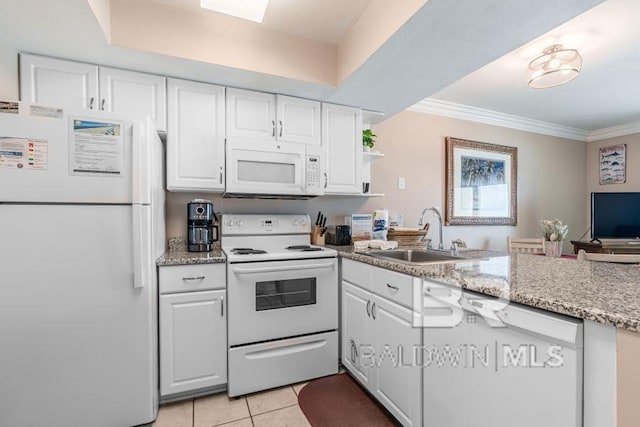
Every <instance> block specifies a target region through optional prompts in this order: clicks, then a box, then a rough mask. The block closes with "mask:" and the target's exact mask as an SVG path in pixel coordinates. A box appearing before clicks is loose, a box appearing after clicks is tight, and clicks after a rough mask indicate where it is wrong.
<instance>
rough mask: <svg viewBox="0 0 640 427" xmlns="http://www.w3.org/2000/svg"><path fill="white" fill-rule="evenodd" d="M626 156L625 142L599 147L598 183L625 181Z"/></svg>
mask: <svg viewBox="0 0 640 427" xmlns="http://www.w3.org/2000/svg"><path fill="white" fill-rule="evenodd" d="M626 157H627V144H620V145H612V146H611V147H602V148H600V185H606V184H622V183H624V182H626V181H627V172H626V165H625V163H626Z"/></svg>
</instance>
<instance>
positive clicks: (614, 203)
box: [591, 193, 640, 239]
mask: <svg viewBox="0 0 640 427" xmlns="http://www.w3.org/2000/svg"><path fill="white" fill-rule="evenodd" d="M591 238H592V239H595V238H597V239H637V238H640V193H591Z"/></svg>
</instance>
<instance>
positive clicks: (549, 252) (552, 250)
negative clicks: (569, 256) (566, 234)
mask: <svg viewBox="0 0 640 427" xmlns="http://www.w3.org/2000/svg"><path fill="white" fill-rule="evenodd" d="M544 254H545V255H546V256H551V257H555V258H560V256H562V240H558V241H555V242H551V241H548V240H547V241H545V242H544Z"/></svg>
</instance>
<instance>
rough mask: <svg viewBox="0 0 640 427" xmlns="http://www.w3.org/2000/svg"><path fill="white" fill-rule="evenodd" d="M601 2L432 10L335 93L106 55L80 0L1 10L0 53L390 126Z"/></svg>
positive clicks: (35, 0)
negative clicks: (329, 110) (260, 96)
mask: <svg viewBox="0 0 640 427" xmlns="http://www.w3.org/2000/svg"><path fill="white" fill-rule="evenodd" d="M292 1H293V0H292ZM296 1H302V0H296ZM323 1H324V0H323ZM317 2H318V3H321V1H320V0H318V1H317ZM601 2H602V0H580V1H576V0H537V1H536V3H535V5H534V4H533V3H532V2H519V1H513V0H482V1H477V0H429V1H427V2H426V3H425V5H424V6H423V7H422V8H421V9H420V10H418V11H417V12H416V14H415V15H414V16H412V17H411V18H410V19H409V20H408V21H407V23H406V24H405V25H404V26H402V27H401V28H400V29H399V30H398V31H397V32H396V33H395V34H393V35H392V36H391V37H390V38H389V39H388V40H387V41H386V42H385V43H384V44H383V45H382V46H381V47H380V48H379V49H378V50H377V51H376V52H374V53H373V54H372V55H371V56H370V57H369V58H368V59H367V60H366V61H365V62H364V63H363V64H362V65H361V66H360V67H359V68H358V69H357V70H356V71H355V72H354V73H353V74H352V75H351V76H349V78H347V80H345V82H344V83H342V84H341V85H340V86H338V87H332V86H327V85H321V84H317V83H310V82H305V81H301V80H294V79H288V78H284V77H280V76H274V75H269V74H265V73H260V72H255V71H249V70H244V69H240V68H231V67H228V66H223V65H219V64H211V63H204V62H200V61H194V60H189V59H184V58H176V57H171V56H167V55H161V54H156V53H151V52H144V51H140V50H134V49H126V48H119V47H116V46H110V45H109V44H108V43H107V41H106V40H105V38H104V35H103V33H102V30H101V28H100V26H99V25H98V23H97V22H96V19H95V16H94V14H93V12H92V11H91V9H90V7H89V5H88V3H87V1H86V0H64V2H62V1H60V2H52V1H50V0H13V1H0V28H2V31H1V32H0V45H4V47H6V48H9V49H15V50H17V51H25V52H32V53H36V54H45V55H50V56H57V57H61V58H67V59H72V60H77V61H84V62H91V63H96V64H103V65H108V66H112V67H121V68H125V69H131V70H139V71H142V72H150V73H154V74H161V75H168V76H174V77H178V78H185V79H190V80H196V81H203V82H210V83H216V84H221V85H225V86H235V87H243V88H247V89H254V90H261V91H265V92H271V93H281V94H285V95H291V96H299V97H303V98H310V99H317V100H321V101H327V102H333V103H337V104H343V105H354V106H359V107H362V108H365V109H369V110H374V111H381V112H384V113H385V114H386V115H387V117H389V116H391V115H393V114H395V113H397V112H399V111H402V110H404V109H406V108H407V107H409V106H411V105H413V104H415V103H416V102H418V101H420V100H421V99H423V98H425V97H427V96H429V95H430V94H433V93H435V92H437V91H438V90H440V89H442V88H444V87H446V86H448V85H450V84H452V83H453V82H455V81H456V80H458V79H460V78H462V77H463V76H466V75H467V74H469V73H471V72H473V71H474V70H477V69H479V68H481V67H483V66H484V65H486V64H488V63H490V62H491V61H494V60H496V59H497V58H500V57H502V56H503V55H505V54H506V53H507V52H510V51H512V50H514V49H516V48H517V47H518V46H521V45H523V44H524V43H526V42H527V41H529V40H532V39H534V38H536V37H538V36H539V35H541V34H544V33H546V32H547V31H550V30H551V29H553V28H555V27H557V26H558V25H560V24H562V23H563V22H566V21H567V20H569V19H571V18H573V17H575V16H577V15H579V14H580V13H582V12H584V11H586V10H589V9H590V8H592V7H594V6H596V5H598V4H600V3H601ZM532 9H535V13H532ZM212 13H213V12H212ZM479 16H481V17H482V19H478V17H479ZM505 34H508V35H509V37H505V36H504V35H505ZM4 50H5V51H7V49H4Z"/></svg>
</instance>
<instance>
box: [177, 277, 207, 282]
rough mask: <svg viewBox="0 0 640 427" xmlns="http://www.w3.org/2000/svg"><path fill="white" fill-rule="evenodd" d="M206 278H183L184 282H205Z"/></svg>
mask: <svg viewBox="0 0 640 427" xmlns="http://www.w3.org/2000/svg"><path fill="white" fill-rule="evenodd" d="M204 278H205V276H198V277H183V278H182V280H184V281H185V282H199V281H202V280H204Z"/></svg>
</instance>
